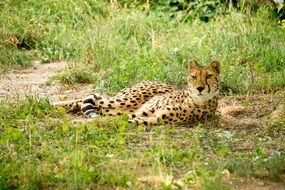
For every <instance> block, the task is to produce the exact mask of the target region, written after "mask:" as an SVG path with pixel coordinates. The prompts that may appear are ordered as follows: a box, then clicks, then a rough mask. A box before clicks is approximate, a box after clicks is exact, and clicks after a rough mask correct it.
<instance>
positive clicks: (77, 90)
mask: <svg viewBox="0 0 285 190" xmlns="http://www.w3.org/2000/svg"><path fill="white" fill-rule="evenodd" d="M67 69H68V64H67V63H66V62H53V63H49V64H40V63H39V62H35V63H34V66H33V68H30V69H26V70H14V71H11V72H9V73H6V74H2V75H0V101H3V100H12V99H13V97H17V98H19V99H23V98H24V97H25V96H26V95H33V96H38V97H48V98H49V99H50V100H51V101H62V100H70V99H80V98H82V97H84V96H86V95H88V94H90V93H92V92H94V86H93V85H92V84H86V85H80V86H75V87H70V86H64V85H62V84H59V83H52V84H51V85H48V83H47V81H48V80H49V78H50V77H52V76H54V75H56V74H58V73H60V72H64V71H66V70H67ZM284 104H285V90H284V91H280V92H278V93H275V94H250V95H238V96H237V95H235V96H234V95H233V96H226V95H224V96H222V98H221V100H220V102H219V111H218V115H219V119H218V120H213V121H210V122H207V123H206V124H205V125H204V127H205V128H209V129H213V128H219V129H221V130H234V131H235V132H241V133H250V132H257V131H256V130H262V129H263V128H264V127H265V126H266V125H268V124H269V123H272V122H274V121H276V120H278V119H280V118H281V117H284V115H285V105H284ZM77 119H78V118H77V117H75V120H77ZM82 120H84V118H81V119H80V120H79V121H80V122H82ZM180 129H181V130H185V128H180ZM233 148H234V149H235V150H244V149H248V148H251V147H243V146H242V145H241V144H237V145H236V146H235V147H233ZM276 148H277V147H276ZM279 148H281V149H282V147H279ZM227 181H228V182H229V183H230V184H231V185H232V187H234V189H262V190H267V189H285V186H284V183H285V177H284V183H281V184H280V183H276V182H271V181H262V180H258V179H243V178H238V179H228V180H227Z"/></svg>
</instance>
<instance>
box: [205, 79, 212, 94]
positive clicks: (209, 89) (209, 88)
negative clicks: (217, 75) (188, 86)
mask: <svg viewBox="0 0 285 190" xmlns="http://www.w3.org/2000/svg"><path fill="white" fill-rule="evenodd" d="M206 84H207V86H208V93H210V91H211V87H210V85H209V84H208V81H207V79H206Z"/></svg>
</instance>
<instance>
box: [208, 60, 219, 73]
mask: <svg viewBox="0 0 285 190" xmlns="http://www.w3.org/2000/svg"><path fill="white" fill-rule="evenodd" d="M210 66H211V67H213V68H214V69H215V70H216V71H217V73H218V74H219V73H220V72H221V63H220V62H219V61H216V60H214V61H212V63H211V64H210Z"/></svg>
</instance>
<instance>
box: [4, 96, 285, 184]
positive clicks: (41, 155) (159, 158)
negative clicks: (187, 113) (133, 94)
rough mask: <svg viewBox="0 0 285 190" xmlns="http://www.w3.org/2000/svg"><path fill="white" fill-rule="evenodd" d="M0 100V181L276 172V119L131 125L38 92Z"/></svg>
mask: <svg viewBox="0 0 285 190" xmlns="http://www.w3.org/2000/svg"><path fill="white" fill-rule="evenodd" d="M0 105H1V107H0V111H1V112H0V113H1V117H0V124H1V125H0V126H1V128H0V133H1V135H0V150H1V151H0V160H1V162H0V168H1V170H0V188H1V189H11V188H19V187H20V188H22V189H42V188H68V189H73V188H111V187H123V188H131V189H137V188H147V187H152V188H163V189H175V188H189V187H195V188H199V189H200V188H204V189H230V186H229V185H228V184H227V183H226V181H225V179H227V178H228V177H229V176H228V175H235V176H240V177H249V176H253V177H257V178H261V179H263V178H267V179H272V180H275V181H280V180H282V177H283V175H284V169H285V155H284V152H282V150H284V144H283V143H282V142H283V140H284V135H285V133H284V125H282V127H280V126H279V130H282V131H283V132H282V131H279V132H278V135H275V134H274V132H272V131H273V130H276V129H277V128H278V127H277V128H276V126H278V125H276V124H274V126H272V127H269V128H264V129H262V130H263V132H261V133H260V132H259V133H257V131H258V130H260V128H252V129H251V130H246V128H244V129H243V130H244V131H242V132H241V131H239V130H240V129H238V127H236V128H237V129H234V130H228V129H225V128H222V126H219V127H215V128H214V129H211V128H213V126H215V125H217V123H215V122H216V121H214V123H211V124H210V125H211V126H207V125H202V124H201V125H199V126H197V127H195V128H193V129H191V130H189V129H188V128H185V127H178V128H175V129H174V128H169V126H158V127H155V128H153V127H149V128H145V127H142V126H136V127H133V126H131V125H130V124H129V123H128V121H127V118H126V117H124V116H122V117H113V118H112V117H105V118H98V119H96V120H93V121H91V122H86V123H83V124H80V123H74V121H73V119H71V118H70V117H71V116H68V115H66V114H65V112H64V111H63V110H60V109H59V110H56V109H54V108H53V107H50V105H49V101H48V100H46V99H38V98H33V97H27V98H26V99H25V100H23V101H18V103H17V104H15V103H6V104H3V103H1V104H0ZM280 122H282V121H280ZM208 127H209V128H208ZM273 128H275V129H273ZM209 129H211V130H209ZM245 139H246V141H245ZM248 142H251V143H248ZM282 144H283V145H282Z"/></svg>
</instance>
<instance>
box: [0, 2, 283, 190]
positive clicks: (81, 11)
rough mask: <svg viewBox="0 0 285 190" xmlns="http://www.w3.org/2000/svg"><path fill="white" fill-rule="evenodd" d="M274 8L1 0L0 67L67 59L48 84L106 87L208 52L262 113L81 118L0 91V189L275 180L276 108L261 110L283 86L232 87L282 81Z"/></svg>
mask: <svg viewBox="0 0 285 190" xmlns="http://www.w3.org/2000/svg"><path fill="white" fill-rule="evenodd" d="M115 2H116V3H115ZM261 2H262V3H261ZM283 12H284V8H283V7H281V5H280V6H279V7H277V8H276V7H273V6H271V5H270V4H269V3H266V1H260V3H259V4H254V3H253V4H251V3H250V1H239V2H238V3H237V4H231V3H230V1H221V0H217V1H196V0H193V1H186V0H185V1H184V0H183V1H176V0H168V1H160V0H158V1H135V2H133V1H128V0H118V1H110V2H109V1H103V0H96V1H95V0H86V1H78V0H67V1H55V0H45V1H36V0H27V1H19V0H13V1H10V0H4V1H3V0H2V1H1V2H0V16H1V18H5V19H1V20H0V41H1V42H0V54H1V56H0V71H1V73H4V72H7V71H9V70H11V69H15V68H17V69H20V68H27V67H30V66H31V65H32V61H33V60H35V59H40V60H41V62H42V63H43V64H44V63H48V62H51V61H58V60H65V61H68V62H69V63H70V64H69V67H70V69H69V70H68V71H67V72H65V73H60V74H58V75H56V76H54V77H52V78H51V79H50V80H49V81H48V84H49V85H52V84H53V82H54V81H60V82H61V83H64V84H69V85H72V86H73V85H77V84H82V83H95V84H96V86H97V87H98V88H99V90H100V91H102V92H116V91H118V90H120V89H122V88H123V87H126V86H129V85H132V84H135V83H137V82H140V81H142V80H158V81H163V82H166V83H170V84H174V85H177V86H183V85H185V84H186V77H185V76H186V71H187V68H186V66H187V61H188V60H189V59H193V58H195V59H197V60H198V61H199V62H202V63H203V64H206V63H207V62H209V61H210V60H212V59H217V60H220V61H221V62H222V68H223V71H222V80H223V84H222V91H223V92H226V93H231V94H232V95H235V96H236V101H240V102H241V104H244V106H245V107H246V109H247V112H248V115H250V116H252V115H253V114H252V113H253V112H255V113H256V112H258V113H257V114H258V115H254V116H252V117H254V118H260V119H261V122H260V123H258V124H256V125H255V124H251V123H250V122H248V123H247V122H244V123H242V122H241V118H238V121H239V123H236V122H234V121H232V120H230V119H229V118H228V119H227V120H226V121H223V120H220V119H219V118H216V119H213V121H209V122H206V123H204V124H199V125H198V126H196V127H195V128H191V129H189V128H187V127H176V128H172V127H170V126H156V127H143V126H132V125H131V124H129V123H128V122H127V118H126V117H125V116H122V117H113V118H111V117H100V118H97V119H95V120H92V121H86V122H83V123H82V122H76V121H75V120H74V117H73V116H71V115H68V114H66V113H65V111H64V110H61V109H55V108H53V107H51V106H50V103H49V100H48V99H41V98H37V97H31V96H27V97H26V98H25V99H24V100H19V99H17V98H16V99H15V98H14V99H12V100H13V101H12V102H11V99H7V100H6V99H1V102H0V189H95V188H98V189H99V188H105V189H110V188H119V189H125V188H128V189H186V188H194V189H231V188H232V185H231V184H232V182H235V180H236V179H239V178H241V179H247V178H255V179H261V180H268V181H275V182H278V183H280V184H281V185H284V171H285V155H284V137H285V130H284V124H285V115H284V114H283V115H281V116H280V118H278V119H277V120H274V121H271V117H270V113H271V112H272V109H271V108H270V109H268V108H266V107H265V106H267V105H271V104H273V103H272V101H278V102H279V103H280V102H283V103H284V96H283V95H282V94H281V95H278V94H277V95H275V94H274V95H275V96H276V97H277V96H278V98H280V100H279V99H277V98H264V99H262V100H258V101H255V100H254V101H253V100H248V97H247V96H241V97H239V94H251V93H256V92H267V93H275V92H277V91H279V90H284V87H285V86H284V85H285V51H284V42H285V35H284V30H285V28H284V25H282V22H284V20H283V21H282V19H283V17H282V14H283ZM252 102H258V103H257V104H256V105H255V104H253V103H252ZM274 103H276V102H274ZM272 107H274V106H272Z"/></svg>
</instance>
